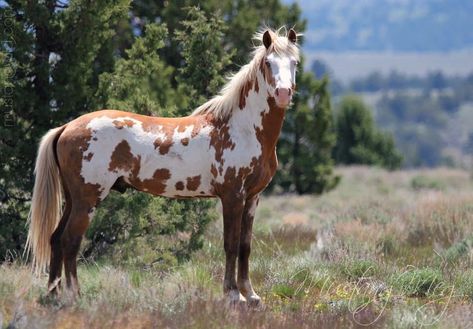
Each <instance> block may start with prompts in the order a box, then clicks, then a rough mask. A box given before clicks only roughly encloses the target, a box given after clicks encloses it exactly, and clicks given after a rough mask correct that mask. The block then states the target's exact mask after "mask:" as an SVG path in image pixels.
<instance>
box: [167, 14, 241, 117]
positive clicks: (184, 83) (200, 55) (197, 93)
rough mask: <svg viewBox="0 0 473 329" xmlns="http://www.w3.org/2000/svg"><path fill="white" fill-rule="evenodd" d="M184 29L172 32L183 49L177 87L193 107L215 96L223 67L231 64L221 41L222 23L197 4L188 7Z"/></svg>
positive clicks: (222, 80)
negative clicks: (206, 14)
mask: <svg viewBox="0 0 473 329" xmlns="http://www.w3.org/2000/svg"><path fill="white" fill-rule="evenodd" d="M182 26H183V28H182V29H180V30H177V31H176V33H175V36H176V40H177V41H179V44H180V46H181V48H182V56H183V59H184V62H185V65H184V66H183V67H181V68H180V69H179V73H180V75H179V77H178V79H177V80H178V82H179V85H180V88H181V89H182V90H183V91H184V92H185V93H186V94H187V95H188V96H189V98H190V107H191V108H195V107H197V106H198V105H200V104H202V103H204V102H205V101H206V100H207V99H208V98H210V97H211V96H213V95H215V94H216V93H217V92H218V90H219V89H220V88H221V86H222V85H223V83H224V82H225V78H224V76H223V75H222V72H223V70H224V69H225V68H226V66H227V65H228V64H229V63H230V58H231V56H232V52H230V53H227V52H226V50H225V49H224V47H223V44H222V38H223V32H224V29H225V27H224V22H223V20H222V19H220V18H218V17H216V16H211V17H209V18H207V17H206V16H205V13H204V12H203V11H201V10H199V9H198V8H196V7H190V8H189V12H188V16H187V19H186V20H185V21H183V22H182Z"/></svg>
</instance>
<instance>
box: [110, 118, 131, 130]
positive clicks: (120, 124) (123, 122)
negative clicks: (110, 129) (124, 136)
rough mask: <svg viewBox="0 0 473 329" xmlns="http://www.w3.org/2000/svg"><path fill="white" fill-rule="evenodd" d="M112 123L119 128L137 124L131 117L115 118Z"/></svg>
mask: <svg viewBox="0 0 473 329" xmlns="http://www.w3.org/2000/svg"><path fill="white" fill-rule="evenodd" d="M112 123H113V124H114V126H115V127H117V129H123V127H128V128H131V127H133V125H134V124H135V123H134V122H133V121H131V120H130V119H124V120H113V121H112Z"/></svg>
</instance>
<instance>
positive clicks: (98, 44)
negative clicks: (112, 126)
mask: <svg viewBox="0 0 473 329" xmlns="http://www.w3.org/2000/svg"><path fill="white" fill-rule="evenodd" d="M128 5H129V1H127V0H117V1H87V0H76V1H71V2H70V3H69V4H68V5H64V4H63V2H60V1H53V0H46V1H42V2H38V1H33V2H23V1H5V4H4V5H3V6H2V7H1V8H0V16H1V17H2V23H3V24H4V25H5V26H6V24H7V23H8V26H9V28H2V29H0V40H2V41H3V40H6V41H11V42H2V43H0V52H1V53H3V54H6V55H7V59H8V60H7V62H6V63H4V64H3V65H2V70H1V72H2V74H3V75H5V72H6V70H9V71H10V73H11V74H10V77H9V78H7V79H6V80H3V79H2V82H1V83H2V84H3V85H5V84H8V85H10V86H11V89H9V90H10V91H11V92H10V91H9V92H8V95H7V94H6V93H2V94H1V95H0V97H1V101H0V104H1V113H2V117H3V119H7V121H5V122H3V124H2V125H1V127H0V164H1V165H0V184H1V190H3V191H4V193H3V194H4V197H3V200H2V201H1V205H0V221H1V225H0V241H1V243H0V260H1V259H3V258H4V257H5V256H6V251H7V250H20V249H22V248H23V244H24V238H25V228H24V220H25V218H26V216H27V212H28V200H29V199H30V198H31V190H32V186H33V168H34V158H35V156H36V149H37V144H38V141H39V138H40V137H41V136H42V135H43V134H44V133H45V132H46V131H47V130H48V129H50V128H52V127H56V126H59V125H61V124H63V123H64V122H65V121H68V120H69V119H71V118H73V117H75V116H77V115H79V114H81V113H84V112H86V111H90V110H92V109H94V97H93V95H94V89H95V88H96V87H97V83H96V81H97V76H98V73H99V72H100V70H103V69H105V68H103V66H102V62H101V61H100V58H99V57H98V55H99V53H100V51H101V48H102V45H103V44H105V43H106V42H107V40H110V39H111V38H112V36H113V31H114V29H113V28H114V25H115V24H116V22H118V21H119V20H120V19H122V18H123V17H126V14H127V7H128ZM3 90H5V89H3ZM5 114H8V116H5Z"/></svg>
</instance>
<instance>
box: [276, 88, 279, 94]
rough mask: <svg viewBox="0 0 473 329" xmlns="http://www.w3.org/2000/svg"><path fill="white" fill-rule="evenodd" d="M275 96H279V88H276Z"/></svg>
mask: <svg viewBox="0 0 473 329" xmlns="http://www.w3.org/2000/svg"><path fill="white" fill-rule="evenodd" d="M276 96H279V88H276Z"/></svg>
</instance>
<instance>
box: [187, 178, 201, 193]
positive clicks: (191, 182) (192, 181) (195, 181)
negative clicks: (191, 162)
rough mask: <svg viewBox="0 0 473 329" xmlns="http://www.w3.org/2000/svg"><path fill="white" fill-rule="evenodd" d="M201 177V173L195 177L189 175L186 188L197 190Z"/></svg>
mask: <svg viewBox="0 0 473 329" xmlns="http://www.w3.org/2000/svg"><path fill="white" fill-rule="evenodd" d="M200 178H201V175H198V176H194V177H187V184H186V188H187V189H188V190H189V191H197V189H198V188H199V186H200Z"/></svg>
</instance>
